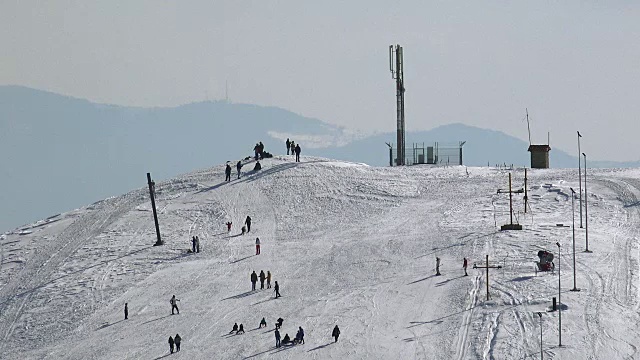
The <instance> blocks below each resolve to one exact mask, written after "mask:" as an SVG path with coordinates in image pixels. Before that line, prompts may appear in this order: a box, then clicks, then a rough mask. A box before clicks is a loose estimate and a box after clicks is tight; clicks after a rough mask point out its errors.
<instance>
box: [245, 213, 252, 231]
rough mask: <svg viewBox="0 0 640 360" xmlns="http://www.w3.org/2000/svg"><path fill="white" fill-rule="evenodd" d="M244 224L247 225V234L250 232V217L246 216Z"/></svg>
mask: <svg viewBox="0 0 640 360" xmlns="http://www.w3.org/2000/svg"><path fill="white" fill-rule="evenodd" d="M244 223H245V224H246V225H247V232H251V216H249V215H247V218H246V219H245V220H244Z"/></svg>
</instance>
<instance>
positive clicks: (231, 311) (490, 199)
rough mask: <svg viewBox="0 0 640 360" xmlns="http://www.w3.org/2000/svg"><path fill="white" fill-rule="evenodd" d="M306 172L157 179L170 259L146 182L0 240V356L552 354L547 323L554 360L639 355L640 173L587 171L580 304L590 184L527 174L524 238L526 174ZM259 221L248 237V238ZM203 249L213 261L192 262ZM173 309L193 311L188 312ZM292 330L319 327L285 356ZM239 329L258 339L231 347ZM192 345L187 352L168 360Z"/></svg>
mask: <svg viewBox="0 0 640 360" xmlns="http://www.w3.org/2000/svg"><path fill="white" fill-rule="evenodd" d="M302 160H303V161H302V162H300V163H296V162H294V161H293V156H279V157H274V158H271V159H265V160H263V161H262V162H261V163H262V165H263V169H262V170H261V171H259V172H256V173H254V172H252V171H248V172H246V173H244V174H243V176H242V177H241V178H240V179H235V177H236V174H235V168H234V172H232V181H231V182H229V183H225V182H223V181H222V180H223V179H224V165H217V166H214V167H213V168H210V169H207V170H202V171H197V172H193V173H191V174H187V175H184V176H181V177H178V178H175V179H172V180H170V181H165V182H158V183H157V184H156V196H157V199H156V204H157V208H158V217H159V221H160V230H161V233H162V237H163V240H164V241H165V245H164V246H158V247H153V246H152V245H153V243H154V242H155V228H154V224H153V215H152V212H151V206H150V201H149V196H148V195H149V194H148V190H147V188H146V187H143V188H140V189H137V190H133V191H131V192H129V193H127V194H124V195H122V196H117V197H113V198H109V199H105V200H103V201H100V202H97V203H94V204H91V205H89V206H87V207H84V208H81V209H77V210H74V211H70V212H68V213H64V214H58V215H55V216H52V217H50V218H48V219H46V220H43V221H39V222H37V223H34V224H30V225H28V226H25V227H22V228H20V229H16V230H15V231H13V232H10V233H7V234H4V235H2V237H1V239H0V241H1V256H2V268H1V270H2V271H0V286H1V288H0V347H1V348H0V354H2V356H1V357H2V358H3V359H160V358H165V357H167V358H176V359H177V358H181V359H263V358H277V359H455V360H467V359H538V358H540V324H541V323H542V347H543V352H544V356H545V359H640V354H638V348H637V346H638V340H637V339H638V338H639V335H640V330H639V329H640V327H639V325H640V316H639V312H638V311H639V308H638V307H639V305H638V304H639V302H638V300H639V299H638V295H639V294H638V270H639V269H638V267H639V262H638V257H639V250H638V236H639V234H638V232H639V229H640V227H639V225H640V217H639V215H640V213H639V206H640V202H639V200H638V196H640V170H638V169H631V170H629V169H625V170H616V169H609V170H597V169H589V178H588V183H587V187H588V190H589V191H588V195H587V196H585V197H586V198H588V214H589V217H588V238H589V248H590V250H592V251H593V252H592V253H585V252H584V250H585V228H580V227H579V223H580V218H579V217H580V215H579V211H580V210H579V199H578V198H577V197H576V198H575V201H574V203H575V224H576V225H575V238H576V244H575V246H576V253H575V256H576V257H575V263H576V287H577V288H579V289H580V290H581V291H579V292H572V291H570V289H571V288H573V285H574V284H573V279H574V278H573V256H572V255H573V254H572V239H573V235H572V234H573V233H572V227H571V225H572V199H571V191H570V187H573V188H574V189H575V190H576V191H577V190H578V187H579V186H578V185H579V184H578V176H577V175H578V172H577V170H576V169H544V170H542V169H539V170H529V171H528V198H529V206H530V208H529V209H527V213H526V214H524V213H523V211H524V207H523V201H522V199H523V197H522V195H521V194H520V195H515V196H514V201H513V204H514V209H515V214H514V216H515V218H516V219H517V221H518V222H519V223H520V224H522V225H523V227H524V229H523V230H522V231H503V232H501V231H499V227H500V225H503V224H505V223H508V222H509V197H508V195H507V194H497V190H498V189H503V190H505V189H508V174H509V172H511V173H512V175H513V179H514V180H513V187H514V189H517V188H522V187H523V181H524V171H523V170H522V169H515V170H506V169H496V168H465V167H461V166H455V167H430V166H413V167H400V168H396V167H394V168H376V167H369V166H367V165H364V164H356V163H347V162H340V161H333V160H329V159H322V158H309V157H304V156H303V157H302ZM251 168H253V161H249V162H247V163H246V164H245V167H244V169H251ZM141 183H143V184H144V174H142V175H141ZM9 190H10V189H9ZM52 191H55V189H52ZM247 215H250V216H251V217H252V219H253V223H252V226H251V232H250V233H248V234H247V235H244V236H242V235H240V226H241V224H242V222H243V221H244V219H245V217H246V216H247ZM583 216H584V215H583ZM226 221H233V229H232V231H231V232H230V233H227V231H226V226H225V225H224V223H225V222H226ZM583 221H584V222H585V223H586V217H585V219H584V220H583ZM557 224H563V225H564V226H557ZM195 235H198V236H199V238H200V242H201V249H202V251H201V252H200V253H196V254H193V253H190V252H188V249H190V248H191V242H190V239H191V237H192V236H195ZM256 236H257V237H260V240H261V243H262V245H261V254H260V255H255V245H254V244H255V237H256ZM556 242H559V243H560V244H561V246H562V255H561V259H560V262H559V260H558V258H557V246H556ZM541 249H546V250H548V251H551V252H553V253H554V254H555V255H556V259H555V260H554V261H555V264H556V271H555V272H543V273H536V272H535V265H534V261H536V260H538V258H537V252H538V250H541ZM486 255H489V259H490V263H491V265H495V266H497V265H500V266H502V268H500V269H491V270H490V273H489V276H490V279H489V285H490V289H489V290H490V299H489V300H488V301H487V300H486V281H487V279H486V273H485V271H484V270H479V269H473V268H472V267H473V264H477V265H480V266H482V265H484V264H485V256H486ZM436 257H439V258H440V259H441V260H442V263H441V269H440V271H441V272H442V275H441V276H435V258H436ZM464 257H467V258H468V259H469V269H468V273H469V276H466V277H465V276H463V274H464V273H463V270H462V260H463V258H464ZM558 265H560V266H558ZM558 267H560V271H561V272H560V280H561V292H562V294H561V297H562V305H563V311H562V315H561V316H562V344H563V346H562V347H559V346H558V340H559V333H558V320H559V319H558V315H559V313H558V312H551V311H548V310H549V308H550V306H551V298H552V297H554V296H556V297H557V296H558V272H557V270H558ZM253 270H255V271H256V273H259V272H260V270H264V271H265V273H266V271H267V270H270V271H271V273H272V274H273V281H278V283H279V284H280V293H281V294H282V297H281V298H278V299H274V294H273V291H272V290H273V289H265V290H257V291H251V283H250V281H249V276H250V273H251V272H252V271H253ZM258 287H259V283H258ZM174 294H175V295H176V297H177V298H178V299H180V302H179V308H180V314H179V315H171V306H170V305H169V299H170V298H171V296H172V295H174ZM125 302H126V303H128V304H129V305H128V306H129V319H128V320H123V319H124V315H123V309H124V303H125ZM537 312H541V313H542V318H541V319H540V318H539V317H538V315H537V314H536V313H537ZM262 317H265V318H266V320H267V324H268V326H267V328H266V329H265V328H262V329H258V323H259V321H260V319H261V318H262ZM278 317H282V318H283V319H284V325H283V328H282V329H281V333H282V336H284V334H285V333H288V334H289V335H290V336H291V337H292V338H293V337H294V336H295V333H296V330H297V329H298V327H299V326H302V327H303V328H304V330H305V344H304V345H296V346H287V347H281V348H275V347H274V345H275V339H274V333H273V328H274V325H273V324H274V321H275V320H276V319H277V318H278ZM234 322H237V323H238V324H240V323H242V324H244V327H245V331H246V333H245V334H244V335H230V334H229V331H230V330H231V327H232V325H233V324H234ZM336 324H337V325H338V326H339V327H340V330H341V336H340V340H339V341H338V342H337V343H334V342H333V338H331V331H332V329H333V327H334V326H335V325H336ZM176 333H179V334H180V336H181V337H182V339H183V341H182V350H181V352H179V353H175V354H173V355H169V347H168V344H167V340H168V338H169V336H174V335H175V334H176Z"/></svg>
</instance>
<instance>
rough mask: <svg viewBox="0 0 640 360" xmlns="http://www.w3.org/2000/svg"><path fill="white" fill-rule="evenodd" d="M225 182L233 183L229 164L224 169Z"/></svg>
mask: <svg viewBox="0 0 640 360" xmlns="http://www.w3.org/2000/svg"><path fill="white" fill-rule="evenodd" d="M224 175H225V178H224V181H231V166H229V164H227V167H226V168H225V169H224Z"/></svg>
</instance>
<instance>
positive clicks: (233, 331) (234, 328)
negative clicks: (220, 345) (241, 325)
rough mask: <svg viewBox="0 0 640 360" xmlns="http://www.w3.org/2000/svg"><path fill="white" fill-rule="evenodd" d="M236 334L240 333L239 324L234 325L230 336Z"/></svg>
mask: <svg viewBox="0 0 640 360" xmlns="http://www.w3.org/2000/svg"><path fill="white" fill-rule="evenodd" d="M235 332H238V323H235V324H233V328H232V329H231V331H230V332H229V334H233V333H235Z"/></svg>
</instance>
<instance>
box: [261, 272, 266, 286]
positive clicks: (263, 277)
mask: <svg viewBox="0 0 640 360" xmlns="http://www.w3.org/2000/svg"><path fill="white" fill-rule="evenodd" d="M265 278H266V276H265V275H264V271H262V270H260V289H264V279H265Z"/></svg>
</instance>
